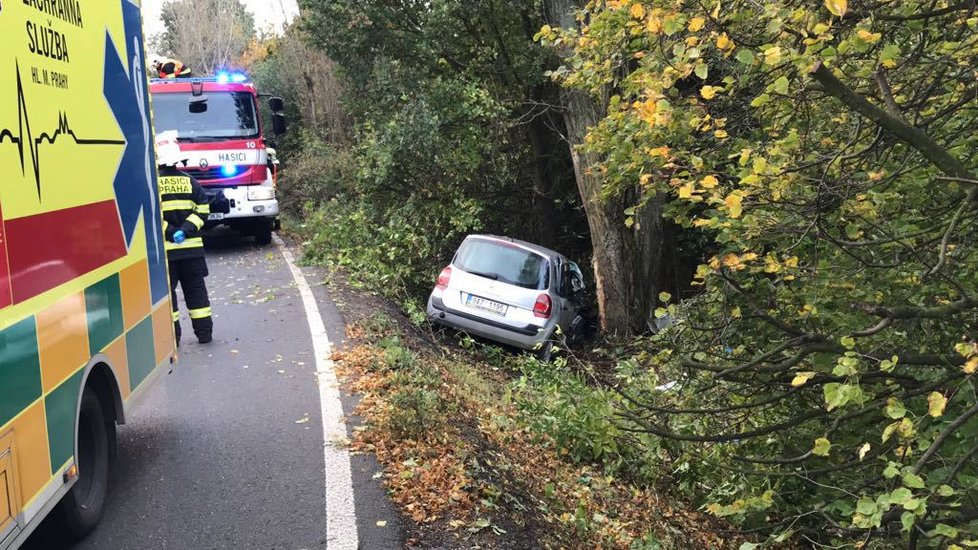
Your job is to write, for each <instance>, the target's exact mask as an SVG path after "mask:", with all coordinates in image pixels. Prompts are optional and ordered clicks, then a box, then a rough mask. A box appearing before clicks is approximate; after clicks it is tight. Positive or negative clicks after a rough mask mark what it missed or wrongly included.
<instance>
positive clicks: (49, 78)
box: [0, 0, 175, 550]
mask: <svg viewBox="0 0 978 550" xmlns="http://www.w3.org/2000/svg"><path fill="white" fill-rule="evenodd" d="M0 36H2V37H3V47H2V48H0V550H7V549H12V548H17V547H19V546H20V545H21V544H22V543H23V542H24V541H25V540H26V539H27V537H28V536H29V535H30V534H31V532H32V531H33V530H35V528H36V527H37V526H38V524H39V523H40V522H41V520H43V519H44V518H45V517H47V516H49V515H53V516H55V517H53V518H52V519H53V520H56V525H58V527H59V531H61V532H63V533H66V534H68V535H69V536H72V537H81V536H84V535H85V534H86V533H88V532H89V531H91V530H92V529H93V528H94V527H95V525H96V523H97V522H98V520H99V518H100V517H101V514H102V510H103V508H104V505H105V498H106V490H107V487H108V483H109V474H110V469H109V467H110V464H111V462H112V457H113V455H114V452H115V442H116V425H117V424H122V423H124V422H126V420H127V419H129V417H130V415H131V412H132V410H133V407H134V406H135V405H136V404H137V403H138V402H139V401H140V399H141V398H142V397H143V396H145V395H146V394H147V392H148V391H150V389H151V388H152V386H153V384H154V382H156V381H158V380H159V379H160V378H161V377H162V376H163V375H164V374H165V373H167V372H169V371H170V369H171V368H172V367H171V365H172V364H173V362H174V360H175V347H174V335H173V320H172V317H171V306H170V293H169V284H168V281H167V268H166V255H165V250H164V244H163V230H162V215H161V212H160V200H159V193H158V191H157V186H156V162H155V159H154V154H153V145H152V144H153V139H152V135H153V132H152V125H151V118H150V111H149V92H148V82H147V79H146V72H145V67H146V62H145V60H144V55H145V54H144V51H143V35H142V21H141V19H140V6H139V4H138V3H137V2H135V1H134V0H103V1H99V2H88V1H84V0H43V1H42V0H16V1H10V0H0Z"/></svg>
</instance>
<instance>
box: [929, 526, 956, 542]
mask: <svg viewBox="0 0 978 550" xmlns="http://www.w3.org/2000/svg"><path fill="white" fill-rule="evenodd" d="M934 534H935V535H941V536H944V537H947V538H949V539H955V538H958V530H957V529H955V528H954V527H951V526H950V525H947V524H945V523H938V524H937V526H936V527H934Z"/></svg>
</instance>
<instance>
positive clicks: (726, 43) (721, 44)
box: [717, 33, 733, 50]
mask: <svg viewBox="0 0 978 550" xmlns="http://www.w3.org/2000/svg"><path fill="white" fill-rule="evenodd" d="M730 47H733V41H731V40H730V37H729V36H727V33H723V34H721V35H720V36H718V37H717V48H718V49H721V50H726V49H727V48H730Z"/></svg>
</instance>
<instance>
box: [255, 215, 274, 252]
mask: <svg viewBox="0 0 978 550" xmlns="http://www.w3.org/2000/svg"><path fill="white" fill-rule="evenodd" d="M271 243H272V222H270V221H268V220H261V221H260V222H258V223H257V224H255V244H257V245H258V246H266V245H269V244H271Z"/></svg>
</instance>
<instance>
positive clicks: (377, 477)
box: [373, 472, 384, 479]
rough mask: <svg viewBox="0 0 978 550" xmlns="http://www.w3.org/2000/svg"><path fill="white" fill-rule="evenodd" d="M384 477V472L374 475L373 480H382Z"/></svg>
mask: <svg viewBox="0 0 978 550" xmlns="http://www.w3.org/2000/svg"><path fill="white" fill-rule="evenodd" d="M382 477H384V472H377V473H375V474H374V475H373V479H380V478H382Z"/></svg>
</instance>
